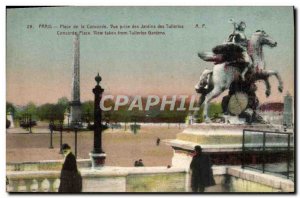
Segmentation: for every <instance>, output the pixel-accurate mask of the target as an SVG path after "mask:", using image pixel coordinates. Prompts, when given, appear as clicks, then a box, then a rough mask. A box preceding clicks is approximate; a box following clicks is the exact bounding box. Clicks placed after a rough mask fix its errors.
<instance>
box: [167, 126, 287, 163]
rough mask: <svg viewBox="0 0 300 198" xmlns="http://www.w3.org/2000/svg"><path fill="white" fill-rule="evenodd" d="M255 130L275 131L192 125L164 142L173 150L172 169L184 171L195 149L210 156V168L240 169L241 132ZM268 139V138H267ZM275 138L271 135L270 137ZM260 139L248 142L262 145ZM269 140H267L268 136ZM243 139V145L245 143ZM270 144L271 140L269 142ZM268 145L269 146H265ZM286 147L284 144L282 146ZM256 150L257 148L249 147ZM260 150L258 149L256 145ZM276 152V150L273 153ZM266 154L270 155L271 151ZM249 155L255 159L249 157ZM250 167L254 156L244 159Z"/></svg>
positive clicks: (256, 138)
mask: <svg viewBox="0 0 300 198" xmlns="http://www.w3.org/2000/svg"><path fill="white" fill-rule="evenodd" d="M244 129H249V130H257V131H275V129H274V128H273V127H272V126H271V125H266V124H256V125H243V124H241V125H233V124H194V125H191V126H189V127H188V128H186V129H184V130H183V132H181V133H179V134H177V136H176V139H173V140H166V141H165V142H166V143H167V144H168V145H170V146H172V148H173V152H174V155H173V158H172V166H174V167H185V168H188V167H189V165H190V162H191V160H192V153H193V150H194V147H195V146H196V145H200V146H201V147H202V151H203V152H204V153H207V154H209V155H210V158H211V160H212V162H213V164H214V165H241V163H242V144H243V130H244ZM271 136H272V135H271ZM274 136H275V133H274ZM261 137H262V136H261V135H259V134H253V137H251V142H253V140H254V142H255V141H256V140H257V142H258V143H261V142H262V138H261ZM268 137H270V136H268ZM269 139H274V141H276V142H274V146H283V147H285V148H286V146H287V145H278V142H279V144H280V141H278V139H277V140H276V138H269ZM247 141H248V140H247V139H246V143H247ZM271 141H272V140H271ZM268 144H272V145H273V143H272V142H270V141H269V142H268ZM286 144H287V143H286ZM253 146H257V145H253ZM258 146H260V145H258ZM277 151H278V150H277ZM277 151H276V152H277ZM272 152H273V151H271V152H270V155H274V154H275V153H274V152H275V151H274V152H273V153H272ZM253 155H256V154H255V153H253ZM248 158H249V159H248ZM247 160H249V161H251V160H252V161H251V162H250V163H253V161H254V163H255V156H249V157H248V156H247Z"/></svg>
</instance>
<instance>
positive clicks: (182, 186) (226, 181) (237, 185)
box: [6, 166, 294, 193]
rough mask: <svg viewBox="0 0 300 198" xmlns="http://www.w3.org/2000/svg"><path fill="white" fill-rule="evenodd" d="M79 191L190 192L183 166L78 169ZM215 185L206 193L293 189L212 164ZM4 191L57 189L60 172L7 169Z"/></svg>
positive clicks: (276, 179)
mask: <svg viewBox="0 0 300 198" xmlns="http://www.w3.org/2000/svg"><path fill="white" fill-rule="evenodd" d="M80 172H81V175H82V192H173V193H175V192H190V191H191V189H190V183H189V181H190V174H189V172H188V171H187V169H185V168H175V167H172V168H166V167H103V168H101V169H95V170H93V169H90V168H82V169H80ZM213 174H214V178H215V181H216V184H217V186H219V189H218V188H215V187H210V188H208V189H207V191H206V192H294V182H293V181H291V180H287V179H284V178H280V177H276V176H272V175H269V174H263V173H260V172H257V171H251V170H245V169H242V168H241V167H239V166H236V167H233V166H214V167H213ZM6 175H7V179H8V185H7V191H8V192H57V191H58V187H59V183H60V181H59V176H60V171H58V170H57V171H7V174H6Z"/></svg>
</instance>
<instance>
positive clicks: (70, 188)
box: [58, 144, 82, 193]
mask: <svg viewBox="0 0 300 198" xmlns="http://www.w3.org/2000/svg"><path fill="white" fill-rule="evenodd" d="M62 152H63V155H64V157H65V161H64V164H63V167H62V170H61V174H60V185H59V188H58V192H61V193H65V192H68V193H76V192H81V190H82V177H81V175H80V172H79V171H78V169H77V164H76V158H75V156H74V154H73V153H72V152H71V147H70V146H69V145H68V144H63V145H62Z"/></svg>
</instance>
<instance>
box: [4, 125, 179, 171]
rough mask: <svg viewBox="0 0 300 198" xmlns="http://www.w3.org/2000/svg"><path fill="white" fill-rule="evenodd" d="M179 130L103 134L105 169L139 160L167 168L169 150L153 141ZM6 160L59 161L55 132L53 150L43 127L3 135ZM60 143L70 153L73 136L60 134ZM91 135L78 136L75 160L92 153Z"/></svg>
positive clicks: (171, 153)
mask: <svg viewBox="0 0 300 198" xmlns="http://www.w3.org/2000/svg"><path fill="white" fill-rule="evenodd" d="M182 130H183V129H179V128H178V127H170V128H168V127H165V126H161V127H157V126H155V127H151V126H143V127H142V128H141V130H140V131H139V132H138V134H136V135H134V134H133V133H131V132H130V131H129V130H128V131H124V129H118V130H116V129H114V130H113V131H112V130H111V129H108V130H106V131H105V132H104V134H103V149H104V151H105V153H106V154H107V158H106V165H108V166H133V164H134V161H135V160H138V159H140V158H141V159H143V162H144V164H145V166H167V165H170V164H171V159H172V156H173V151H172V148H171V147H170V146H167V145H165V144H163V143H162V142H161V144H160V145H159V146H156V138H157V137H159V138H160V139H161V140H164V139H174V138H175V137H176V134H177V133H179V132H181V131H182ZM6 134H7V135H6V161H7V162H29V161H41V160H55V159H62V158H63V157H62V156H61V155H60V154H58V153H59V137H60V135H59V133H58V132H55V133H54V135H53V146H54V149H49V140H50V136H49V132H48V133H47V129H46V128H33V133H32V134H28V132H26V130H23V129H20V128H15V129H8V130H7V133H6ZM63 143H68V144H69V145H70V146H71V147H72V150H73V152H74V133H73V132H64V133H63ZM92 145H93V132H92V131H88V132H79V133H78V158H85V159H86V158H89V155H88V154H89V152H90V151H91V150H92Z"/></svg>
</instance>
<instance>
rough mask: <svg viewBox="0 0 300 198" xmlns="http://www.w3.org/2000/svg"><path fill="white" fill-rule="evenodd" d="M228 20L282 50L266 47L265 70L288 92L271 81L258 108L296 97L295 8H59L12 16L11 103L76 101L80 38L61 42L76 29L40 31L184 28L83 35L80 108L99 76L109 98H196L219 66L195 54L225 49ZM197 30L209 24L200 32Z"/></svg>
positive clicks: (22, 11)
mask: <svg viewBox="0 0 300 198" xmlns="http://www.w3.org/2000/svg"><path fill="white" fill-rule="evenodd" d="M230 18H233V19H235V20H236V21H240V20H243V21H245V22H246V24H247V27H246V35H247V36H248V38H249V37H250V35H251V34H252V33H253V32H255V31H256V30H258V29H263V30H265V31H266V32H267V33H268V34H269V35H270V36H271V37H272V38H273V39H274V40H276V41H277V43H278V46H277V47H276V48H272V49H271V48H264V52H265V59H266V63H267V69H272V70H276V71H278V72H279V73H280V75H281V76H282V79H283V82H284V91H283V94H281V93H279V92H278V91H277V89H276V87H277V81H276V80H275V78H274V77H272V78H271V79H270V82H271V86H272V94H271V96H270V97H269V98H266V97H265V96H264V94H263V93H264V91H265V89H264V86H263V83H261V82H260V83H257V84H258V86H259V92H258V96H259V99H260V101H261V102H267V101H268V102H278V101H282V100H283V96H284V95H285V93H286V92H287V91H288V92H290V93H291V94H292V95H294V21H293V8H292V7H57V8H55V7H53V8H26V9H8V10H7V23H6V31H7V36H6V87H7V89H6V91H7V101H9V102H13V103H14V104H17V105H25V104H27V103H28V102H30V101H31V102H34V103H36V104H43V103H55V102H56V101H57V99H58V98H61V97H63V96H66V97H68V98H69V99H70V97H71V81H72V70H73V65H72V64H73V44H72V42H73V37H74V36H72V35H64V36H62V35H57V31H73V30H75V29H73V28H70V29H65V30H64V29H62V28H51V29H50V28H49V29H45V28H44V29H43V28H39V25H40V24H49V25H52V26H53V27H54V26H58V27H60V25H70V26H73V25H78V26H80V25H85V26H86V25H88V24H89V25H107V26H108V27H109V26H110V24H113V25H130V26H131V25H133V24H135V25H139V26H141V25H142V24H144V25H156V26H157V25H158V24H161V25H164V26H166V24H174V25H183V26H184V28H178V29H168V28H167V29H166V28H164V29H163V30H162V31H165V33H166V34H165V35H145V36H141V35H138V36H133V35H107V36H104V35H102V36H99V35H87V36H85V35H81V36H80V56H81V58H80V75H81V79H80V80H81V85H80V86H81V90H80V91H81V101H86V100H92V99H93V94H92V88H93V87H94V86H95V81H94V77H95V76H96V74H97V73H98V72H99V74H100V75H101V77H102V82H101V85H102V87H103V88H104V89H105V94H113V95H118V94H123V95H142V96H147V95H149V94H155V95H175V94H176V95H180V94H186V95H192V94H196V93H195V90H194V85H195V84H196V83H197V82H198V79H199V76H200V74H201V73H202V71H203V70H204V69H205V68H212V67H213V64H212V63H207V62H204V61H202V60H200V59H199V58H198V56H197V53H198V52H201V51H210V50H211V49H212V48H213V47H214V46H215V45H218V44H221V43H223V42H224V40H225V39H226V38H227V37H228V35H229V34H230V33H231V32H232V30H233V26H232V24H230V23H228V20H229V19H230ZM196 24H199V25H201V27H202V24H205V25H204V28H195V25H196ZM28 25H32V27H33V28H27V27H28ZM85 30H86V31H87V30H88V29H85ZM97 30H98V31H102V30H101V29H97ZM130 30H131V31H133V29H130ZM149 30H151V31H156V30H158V29H153V28H152V29H149ZM107 31H109V29H107ZM146 31H148V29H147V30H146ZM159 31H160V30H159ZM217 100H220V97H219V98H218V99H217Z"/></svg>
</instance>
